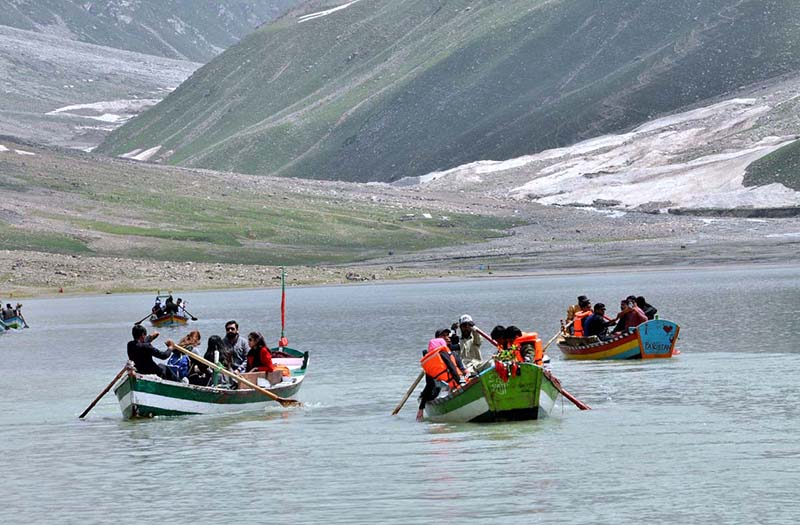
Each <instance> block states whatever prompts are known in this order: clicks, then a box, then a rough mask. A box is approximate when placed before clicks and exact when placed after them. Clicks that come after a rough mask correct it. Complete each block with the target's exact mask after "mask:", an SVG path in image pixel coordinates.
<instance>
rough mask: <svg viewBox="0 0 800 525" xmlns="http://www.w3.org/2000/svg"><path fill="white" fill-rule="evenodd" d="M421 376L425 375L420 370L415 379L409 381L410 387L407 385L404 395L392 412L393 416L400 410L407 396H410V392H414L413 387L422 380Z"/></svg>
mask: <svg viewBox="0 0 800 525" xmlns="http://www.w3.org/2000/svg"><path fill="white" fill-rule="evenodd" d="M423 377H425V372H420V373H419V375H418V376H417V379H415V380H414V382H413V383H411V387H409V389H408V391H407V392H406V395H405V396H403V399H402V400H401V401H400V404H398V405H397V407H396V408H395V409H394V411H393V412H392V415H393V416H396V415H397V413H398V412H400V409H401V408H403V405H405V404H406V401H408V398H409V397H411V393H412V392H414V389H415V388H417V385H418V384H419V382H420V381H422V378H423Z"/></svg>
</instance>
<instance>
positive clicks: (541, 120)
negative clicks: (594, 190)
mask: <svg viewBox="0 0 800 525" xmlns="http://www.w3.org/2000/svg"><path fill="white" fill-rule="evenodd" d="M798 19H800V3H798V2H795V1H793V0H708V1H704V2H696V1H689V0H677V1H674V2H663V1H660V0H619V1H614V2H593V1H589V0H569V1H567V0H549V1H530V0H510V1H507V2H496V1H493V0H450V1H444V0H406V1H403V2H396V1H394V0H369V1H367V0H358V1H350V2H341V1H340V2H338V3H337V5H336V7H332V4H331V3H330V2H328V1H325V2H323V1H317V2H311V3H310V4H305V5H304V6H303V7H302V8H301V9H298V10H296V11H293V12H291V13H289V14H288V15H285V16H283V17H281V18H280V19H278V20H276V21H274V22H273V23H271V24H269V25H267V26H265V27H263V28H261V29H260V30H258V31H256V32H255V33H253V34H252V35H250V36H249V37H248V38H246V39H244V40H243V41H242V42H241V43H240V44H238V45H236V46H233V47H232V48H230V49H229V50H227V51H226V52H225V53H223V54H222V55H220V56H219V57H218V58H217V59H215V60H213V61H212V62H210V63H209V64H207V65H206V66H205V67H203V68H202V69H200V70H198V71H197V72H196V73H195V74H194V75H193V76H192V78H191V79H189V80H188V81H187V82H185V83H184V84H183V85H181V87H180V88H179V89H177V90H176V91H175V92H174V93H172V94H171V95H170V96H169V97H167V98H166V99H165V100H164V101H163V102H161V103H160V104H158V105H157V106H155V107H154V108H152V109H151V110H149V111H147V112H146V113H144V114H143V115H141V116H140V117H138V118H136V119H135V120H133V121H131V122H130V123H128V124H126V125H125V126H123V127H122V128H120V129H118V130H117V131H115V132H114V133H113V134H112V135H111V136H110V137H109V138H108V140H107V141H106V143H105V144H104V145H103V146H102V151H104V152H107V153H111V154H115V155H121V154H126V153H130V152H134V151H149V152H153V154H152V156H151V160H154V161H159V162H164V163H170V164H177V165H183V166H195V167H207V168H213V169H221V170H232V171H239V172H245V173H253V174H276V175H286V176H299V177H314V178H323V179H344V180H352V181H392V180H397V179H399V178H401V177H405V176H418V175H423V174H425V173H429V172H433V171H437V170H444V169H448V168H452V167H455V166H458V165H461V164H465V163H468V162H473V161H477V160H484V159H493V160H504V159H510V158H515V157H518V156H520V155H526V154H532V153H536V152H539V151H543V150H546V149H549V148H554V147H561V146H565V145H569V144H573V143H575V142H577V141H580V140H584V139H588V138H591V137H596V136H600V135H603V134H606V133H610V132H617V131H620V130H627V129H631V128H632V127H634V126H636V125H639V124H641V123H643V122H646V121H647V120H650V119H652V118H654V117H656V116H658V115H661V114H665V113H670V112H673V111H675V110H678V109H680V108H684V107H687V106H690V105H693V104H697V103H699V102H700V101H704V100H707V99H710V98H713V97H717V96H720V95H724V94H729V93H733V92H735V91H736V90H737V89H738V88H740V87H741V86H746V85H750V84H752V83H754V82H759V81H763V80H766V79H771V78H774V77H776V76H778V75H781V74H785V73H791V72H794V71H797V70H798V69H800V52H798V51H800V40H798V39H796V38H795V35H796V33H797V31H796V27H795V21H796V20H798Z"/></svg>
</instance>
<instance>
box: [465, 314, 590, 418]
mask: <svg viewBox="0 0 800 525" xmlns="http://www.w3.org/2000/svg"><path fill="white" fill-rule="evenodd" d="M570 324H571V323H570ZM567 326H569V325H567ZM473 330H475V331H476V332H478V334H480V335H481V336H482V337H484V338H485V339H486V340H487V341H489V342H490V343H492V344H493V345H494V346H497V342H495V340H494V339H492V338H491V337H489V335H487V334H486V332H484V331H483V330H481V329H480V328H478V327H477V326H475V327H473ZM559 333H561V331H560V330H559ZM557 336H558V334H556V335H554V336H553V337H552V338H551V339H550V342H548V343H547V344H548V345H549V344H550V343H551V342H553V341H554V340H555V338H556V337H557ZM498 348H499V347H498ZM545 348H547V347H545ZM542 352H544V348H542ZM543 371H544V376H545V377H546V378H547V379H549V380H550V382H551V383H553V386H555V387H556V390H558V391H559V392H560V393H561V395H562V396H564V397H566V398H567V399H569V400H570V401H572V402H573V403H574V404H575V406H576V407H578V408H579V409H581V410H591V409H592V408H591V407H590V406H589V405H587V404H586V403H584V402H583V401H581V400H580V399H578V398H577V397H575V396H573V395H572V394H570V393H569V392H567V391H566V390H564V388H563V387H562V386H561V381H559V380H558V378H556V376H554V375H553V374H552V372H550V371H549V370H545V369H543Z"/></svg>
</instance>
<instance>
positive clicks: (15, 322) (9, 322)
mask: <svg viewBox="0 0 800 525" xmlns="http://www.w3.org/2000/svg"><path fill="white" fill-rule="evenodd" d="M2 324H3V327H4V329H5V330H22V329H23V328H29V327H28V323H26V322H25V319H23V318H22V317H19V316H16V317H9V318H8V319H3V321H2ZM2 331H4V330H3V328H0V332H2Z"/></svg>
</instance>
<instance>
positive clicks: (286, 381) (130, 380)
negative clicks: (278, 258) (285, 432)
mask: <svg viewBox="0 0 800 525" xmlns="http://www.w3.org/2000/svg"><path fill="white" fill-rule="evenodd" d="M280 350H281V351H282V352H284V353H285V354H289V356H290V357H275V358H273V359H272V362H273V364H275V365H276V366H278V367H280V366H283V367H286V368H288V369H289V375H284V376H283V378H282V380H281V381H280V382H278V383H275V384H272V385H270V384H263V385H262V384H261V381H260V380H259V385H258V386H262V387H263V388H265V389H266V390H268V391H270V392H272V393H273V394H275V395H277V396H279V397H281V398H284V399H285V398H289V397H291V396H294V395H295V394H296V393H297V391H298V390H300V386H301V385H302V384H303V380H304V379H305V374H306V369H307V367H308V352H305V353H303V352H300V351H298V350H294V349H292V348H287V347H284V348H281V349H280ZM114 393H115V394H116V395H117V399H118V400H119V406H120V409H121V410H122V415H123V417H124V418H125V419H133V418H142V417H153V416H181V415H188V414H219V413H229V412H243V411H254V410H265V409H268V408H274V407H280V406H281V405H280V404H278V403H277V402H276V401H274V400H272V399H270V398H269V397H267V396H265V395H264V394H263V393H261V392H259V391H257V390H255V389H252V388H246V389H239V390H233V389H228V388H217V387H213V386H197V385H188V384H185V383H181V382H176V381H169V380H166V379H161V378H160V377H158V376H155V375H142V374H139V373H137V372H136V371H135V370H133V369H130V370H129V371H128V373H127V374H126V375H125V376H124V377H123V379H122V380H121V381H120V382H119V383H118V384H117V385H116V386H115V387H114Z"/></svg>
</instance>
